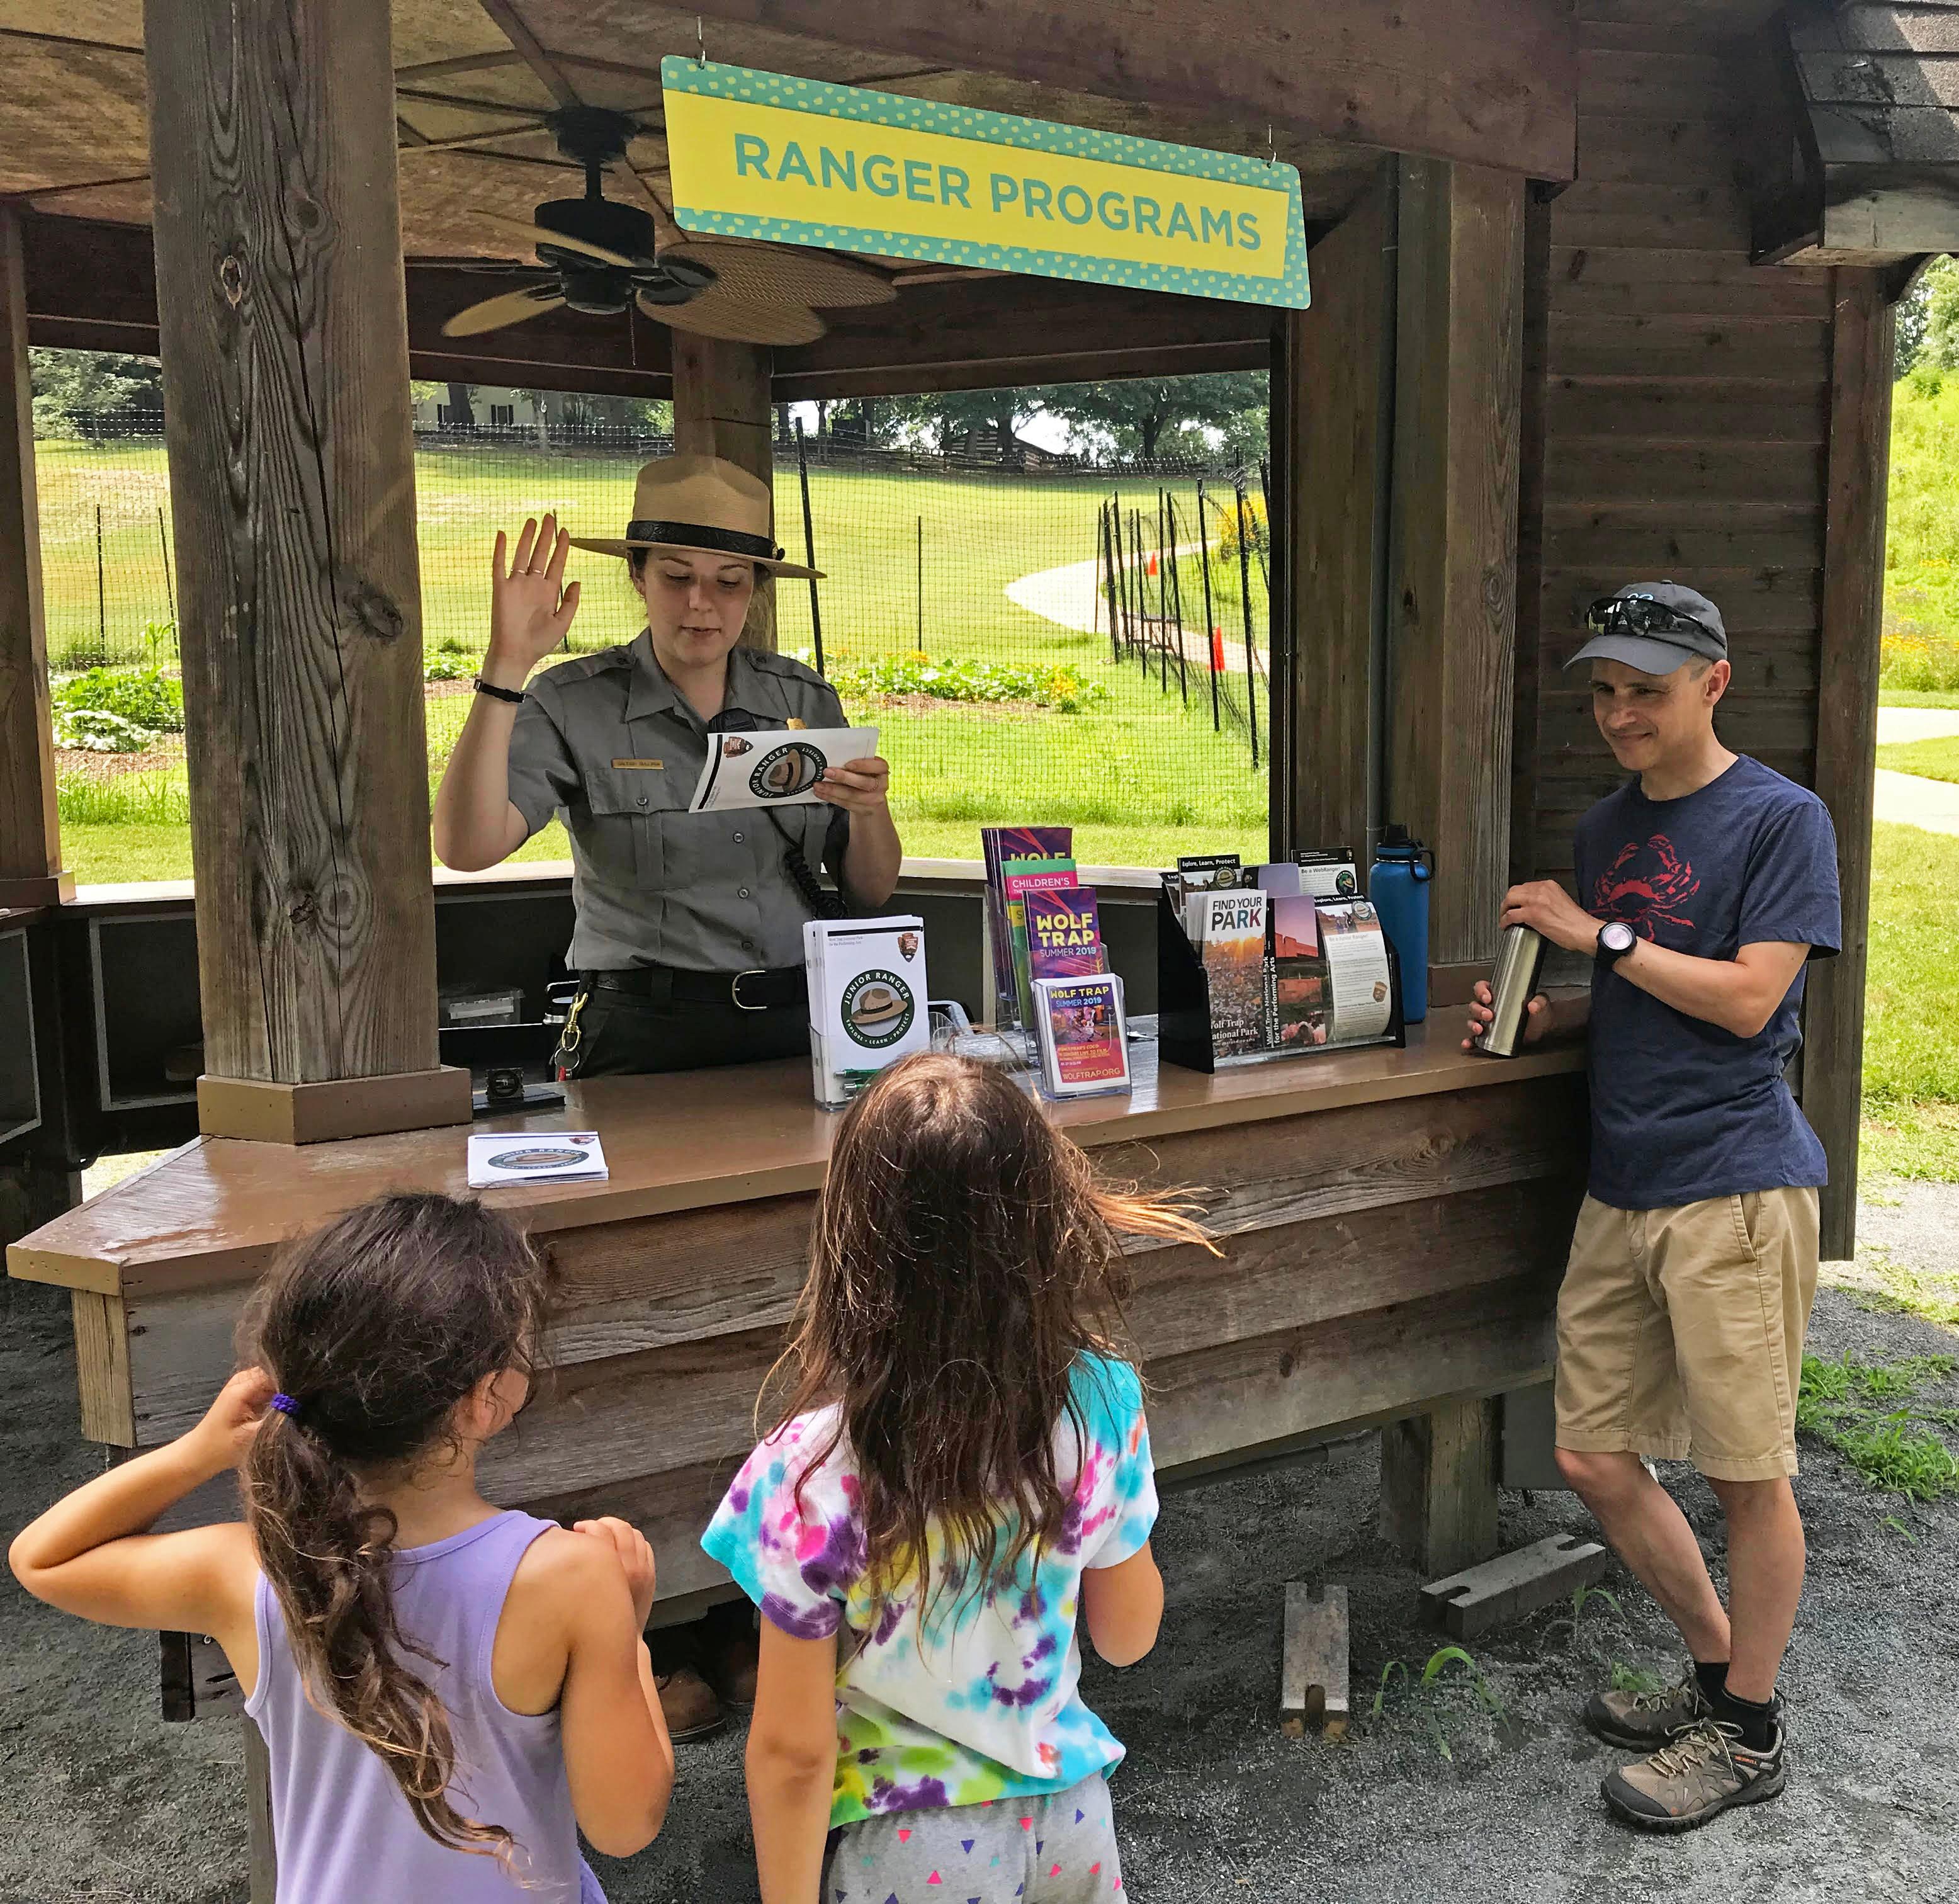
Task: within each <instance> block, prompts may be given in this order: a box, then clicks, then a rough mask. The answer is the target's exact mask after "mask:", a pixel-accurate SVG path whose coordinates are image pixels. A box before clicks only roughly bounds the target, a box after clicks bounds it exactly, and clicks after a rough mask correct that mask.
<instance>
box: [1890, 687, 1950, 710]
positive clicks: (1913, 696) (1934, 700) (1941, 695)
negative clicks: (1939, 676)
mask: <svg viewBox="0 0 1959 1904" xmlns="http://www.w3.org/2000/svg"><path fill="white" fill-rule="evenodd" d="M1878 706H1879V707H1959V688H1890V687H1887V688H1880V689H1879V690H1878Z"/></svg>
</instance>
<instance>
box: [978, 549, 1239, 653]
mask: <svg viewBox="0 0 1959 1904" xmlns="http://www.w3.org/2000/svg"><path fill="white" fill-rule="evenodd" d="M1177 552H1178V553H1179V554H1180V555H1195V554H1196V553H1197V545H1196V544H1195V542H1191V543H1189V544H1187V545H1186V546H1185V547H1184V548H1181V549H1180V550H1179V551H1177ZM1101 573H1102V565H1101V564H1100V562H1097V561H1093V560H1091V561H1086V562H1068V563H1065V564H1063V565H1062V567H1059V568H1043V569H1037V570H1036V571H1034V572H1033V574H1030V575H1023V576H1021V577H1020V578H1019V580H1017V581H1012V582H1009V583H1008V584H1007V586H1006V590H1005V593H1006V597H1007V599H1008V601H1010V602H1013V603H1014V605H1015V606H1016V607H1018V608H1024V609H1026V610H1027V612H1028V613H1029V614H1030V615H1040V617H1041V618H1043V620H1045V621H1054V622H1058V623H1059V625H1061V626H1062V628H1074V629H1076V630H1078V631H1080V632H1081V633H1084V634H1107V632H1108V630H1109V611H1108V605H1107V602H1106V601H1105V600H1104V599H1103V595H1102V593H1101V590H1100V586H1099V583H1100V579H1101ZM1153 652H1154V650H1153ZM1183 653H1184V659H1185V660H1186V661H1188V662H1189V663H1192V665H1193V666H1198V667H1203V666H1208V661H1209V656H1208V644H1207V643H1206V642H1205V639H1204V631H1203V630H1202V629H1201V628H1195V627H1192V628H1186V629H1185V630H1184V631H1183ZM1224 669H1225V672H1227V674H1243V672H1245V640H1244V635H1243V631H1242V630H1241V631H1240V632H1239V633H1238V634H1237V637H1235V638H1234V636H1233V635H1232V634H1230V632H1229V631H1227V632H1226V634H1225V637H1224Z"/></svg>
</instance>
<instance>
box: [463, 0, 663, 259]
mask: <svg viewBox="0 0 1959 1904" xmlns="http://www.w3.org/2000/svg"><path fill="white" fill-rule="evenodd" d="M477 5H478V6H480V7H481V8H482V9H483V11H484V12H485V13H487V14H488V15H489V16H490V17H491V21H493V22H494V24H495V25H496V27H497V31H498V32H499V33H502V34H503V37H505V38H506V40H509V41H510V44H511V45H512V46H514V47H516V49H517V51H518V52H519V53H520V54H521V55H522V57H523V62H524V64H525V65H527V66H528V67H529V68H530V69H531V71H532V72H533V73H535V75H537V76H538V78H539V79H540V80H541V81H542V82H543V84H544V85H545V89H546V90H547V91H548V92H549V93H550V94H551V97H553V98H554V99H555V100H557V103H559V105H560V106H582V105H583V103H585V102H584V101H583V100H582V99H580V98H579V94H578V88H577V87H576V86H574V85H573V84H572V83H571V81H570V80H569V79H568V78H566V77H565V75H564V71H563V70H562V69H561V68H560V67H559V65H557V62H555V61H554V59H552V58H551V55H550V54H549V53H548V52H545V49H544V46H543V44H542V43H541V41H540V40H538V37H537V35H536V34H535V33H532V30H530V28H529V27H528V26H526V25H525V23H524V17H523V15H522V14H520V13H519V12H518V11H517V9H516V7H515V6H514V5H513V4H512V0H477ZM605 170H606V173H607V175H608V176H609V177H611V178H614V179H617V180H618V181H619V182H620V183H621V184H622V185H624V186H627V188H628V189H630V191H631V192H632V193H633V195H634V196H635V197H636V198H638V199H641V200H642V201H643V202H644V203H645V205H646V208H647V210H648V211H650V212H651V213H652V215H653V230H654V238H655V242H656V243H670V242H672V240H674V239H675V238H677V237H680V236H681V230H680V227H678V225H677V224H675V223H674V216H673V213H672V211H671V210H670V209H669V208H668V206H667V205H666V203H665V201H664V200H663V199H662V198H661V197H660V195H659V193H658V192H656V191H655V190H654V189H653V188H652V186H650V185H649V184H648V183H646V180H644V179H643V178H642V177H640V174H639V173H638V172H637V170H634V169H633V164H632V162H631V161H630V160H627V159H624V158H622V159H620V160H618V161H615V162H614V164H611V165H608V167H606V168H605Z"/></svg>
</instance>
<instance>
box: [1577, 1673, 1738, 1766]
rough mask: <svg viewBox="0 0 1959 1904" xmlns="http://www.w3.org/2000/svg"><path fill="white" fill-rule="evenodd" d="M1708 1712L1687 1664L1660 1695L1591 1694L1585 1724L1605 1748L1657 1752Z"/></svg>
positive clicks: (1698, 1683)
mask: <svg viewBox="0 0 1959 1904" xmlns="http://www.w3.org/2000/svg"><path fill="white" fill-rule="evenodd" d="M1709 1710H1710V1709H1709V1706H1708V1704H1707V1694H1706V1693H1703V1692H1702V1691H1701V1689H1700V1680H1698V1679H1697V1678H1696V1677H1695V1676H1694V1662H1693V1661H1691V1660H1689V1661H1688V1663H1687V1669H1686V1670H1685V1671H1684V1673H1682V1674H1681V1677H1680V1683H1678V1685H1677V1686H1667V1687H1666V1688H1665V1689H1663V1690H1662V1691H1660V1692H1658V1693H1621V1692H1618V1691H1616V1690H1615V1691H1612V1692H1609V1693H1593V1694H1592V1696H1591V1697H1590V1698H1589V1699H1587V1700H1586V1702H1585V1723H1586V1724H1587V1725H1589V1727H1590V1728H1592V1731H1594V1732H1595V1733H1597V1734H1598V1735H1599V1737H1600V1738H1602V1739H1603V1740H1605V1743H1607V1744H1608V1745H1623V1746H1625V1747H1627V1748H1628V1749H1629V1750H1632V1751H1634V1752H1657V1751H1658V1750H1659V1749H1660V1747H1662V1746H1663V1745H1665V1743H1666V1742H1667V1741H1668V1740H1669V1739H1671V1738H1672V1737H1673V1735H1674V1734H1675V1733H1676V1732H1684V1731H1688V1729H1689V1728H1691V1727H1693V1726H1696V1725H1698V1724H1700V1721H1702V1720H1703V1719H1704V1718H1707V1715H1708V1712H1709Z"/></svg>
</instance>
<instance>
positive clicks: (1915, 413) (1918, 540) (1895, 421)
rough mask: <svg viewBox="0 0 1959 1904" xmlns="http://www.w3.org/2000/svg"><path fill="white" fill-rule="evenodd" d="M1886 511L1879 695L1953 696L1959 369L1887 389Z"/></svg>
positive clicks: (1958, 577) (1958, 625) (1958, 692)
mask: <svg viewBox="0 0 1959 1904" xmlns="http://www.w3.org/2000/svg"><path fill="white" fill-rule="evenodd" d="M1955 459H1959V377H1944V378H1942V377H1939V376H1938V375H1937V374H1936V373H1932V374H1930V375H1922V374H1914V375H1913V376H1911V377H1907V378H1905V379H1904V380H1903V381H1902V382H1901V383H1898V384H1897V386H1895V388H1894V391H1893V393H1892V402H1891V485H1890V493H1889V497H1888V505H1887V508H1886V511H1885V519H1884V672H1883V682H1884V689H1885V698H1886V699H1887V700H1891V699H1892V698H1893V696H1894V691H1897V690H1908V691H1912V692H1913V693H1914V694H1915V695H1929V696H1932V697H1933V698H1932V699H1930V700H1926V701H1916V700H1915V701H1911V702H1904V701H1902V699H1900V701H1898V703H1897V704H1901V705H1915V706H1919V707H1926V706H1934V707H1943V706H1950V705H1953V704H1955V703H1959V494H1955V492H1954V485H1953V482H1952V470H1953V468H1954V462H1955Z"/></svg>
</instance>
